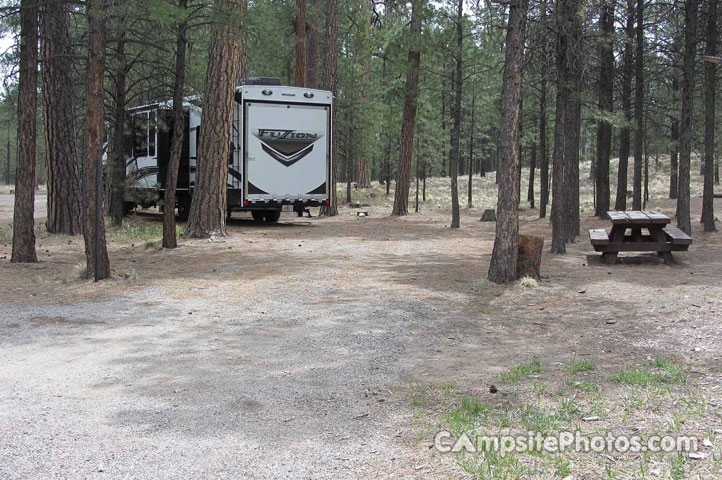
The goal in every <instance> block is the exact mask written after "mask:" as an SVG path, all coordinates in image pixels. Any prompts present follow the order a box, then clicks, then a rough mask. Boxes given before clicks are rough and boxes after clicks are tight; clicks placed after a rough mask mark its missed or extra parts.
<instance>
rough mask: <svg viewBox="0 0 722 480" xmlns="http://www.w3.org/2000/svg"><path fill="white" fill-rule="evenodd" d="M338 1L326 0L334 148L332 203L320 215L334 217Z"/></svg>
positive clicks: (327, 81) (327, 73)
mask: <svg viewBox="0 0 722 480" xmlns="http://www.w3.org/2000/svg"><path fill="white" fill-rule="evenodd" d="M338 1H339V0H326V59H325V62H324V69H325V70H324V75H323V81H324V82H325V85H324V87H325V88H326V90H330V91H331V92H332V93H333V108H332V118H331V131H332V137H333V140H332V148H331V163H332V168H331V204H330V205H325V206H323V207H321V209H320V211H319V215H326V216H329V217H333V216H335V215H338V202H337V200H336V160H337V156H336V152H337V151H338V131H337V130H338V129H337V128H336V117H337V113H336V110H337V108H336V107H337V105H338V104H337V101H336V94H337V93H338ZM387 188H388V187H387Z"/></svg>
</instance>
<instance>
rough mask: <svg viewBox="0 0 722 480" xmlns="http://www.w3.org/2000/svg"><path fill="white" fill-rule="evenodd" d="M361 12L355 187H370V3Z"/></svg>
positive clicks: (355, 137) (371, 140)
mask: <svg viewBox="0 0 722 480" xmlns="http://www.w3.org/2000/svg"><path fill="white" fill-rule="evenodd" d="M362 5H363V14H362V23H361V25H360V27H359V28H360V29H362V32H361V33H360V35H359V36H360V37H361V38H360V46H359V48H358V51H359V54H360V56H361V62H360V63H361V71H362V72H363V74H362V77H361V85H360V86H359V111H358V119H357V121H356V123H357V125H358V133H357V134H356V135H354V137H353V138H354V139H355V140H356V141H357V148H358V150H359V151H360V152H361V155H359V156H358V158H357V159H356V188H369V187H371V163H370V160H372V158H373V157H372V156H371V154H370V152H371V151H372V148H371V144H372V142H373V139H372V138H371V133H370V132H371V128H370V127H371V125H370V123H371V119H370V118H369V115H370V105H369V104H370V101H371V92H370V82H371V20H372V14H373V12H372V10H371V7H372V5H373V4H372V3H371V2H368V1H367V2H362Z"/></svg>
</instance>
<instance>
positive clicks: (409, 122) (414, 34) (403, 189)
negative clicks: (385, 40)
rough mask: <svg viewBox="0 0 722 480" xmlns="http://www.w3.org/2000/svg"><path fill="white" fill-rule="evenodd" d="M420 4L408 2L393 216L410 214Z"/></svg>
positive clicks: (420, 19) (416, 0)
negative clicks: (404, 81)
mask: <svg viewBox="0 0 722 480" xmlns="http://www.w3.org/2000/svg"><path fill="white" fill-rule="evenodd" d="M423 7H424V5H423V0H412V2H411V25H410V33H411V35H410V37H411V38H410V42H409V44H410V47H409V55H408V67H407V70H406V89H405V92H404V113H403V119H402V121H401V141H400V143H399V167H398V171H397V173H396V189H395V192H394V207H393V210H392V212H391V214H392V215H407V214H408V213H409V187H410V185H411V159H412V157H413V153H414V129H415V127H416V103H417V99H418V96H419V63H420V58H421V53H420V46H421V21H422V17H421V13H422V10H423Z"/></svg>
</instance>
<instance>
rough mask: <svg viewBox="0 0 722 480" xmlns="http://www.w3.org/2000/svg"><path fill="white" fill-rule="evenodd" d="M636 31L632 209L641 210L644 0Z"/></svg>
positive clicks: (638, 13)
mask: <svg viewBox="0 0 722 480" xmlns="http://www.w3.org/2000/svg"><path fill="white" fill-rule="evenodd" d="M636 17H637V29H636V32H635V33H636V42H635V50H636V51H635V55H634V65H635V74H634V120H635V133H634V177H633V186H632V208H633V209H634V210H641V209H642V165H643V162H644V158H643V156H642V155H644V0H637V11H636Z"/></svg>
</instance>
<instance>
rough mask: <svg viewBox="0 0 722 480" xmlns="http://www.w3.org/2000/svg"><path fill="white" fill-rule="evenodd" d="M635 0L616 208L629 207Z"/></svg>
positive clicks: (630, 5)
mask: <svg viewBox="0 0 722 480" xmlns="http://www.w3.org/2000/svg"><path fill="white" fill-rule="evenodd" d="M633 12H634V0H627V10H626V15H627V23H626V26H625V29H624V34H625V35H624V53H623V62H622V111H623V112H624V126H623V127H622V130H621V131H620V132H619V168H618V171H617V198H616V200H615V202H614V209H615V210H626V209H627V170H628V167H629V140H630V132H629V124H630V123H631V121H632V73H633V71H634V53H633V50H632V36H633V35H634V13H633Z"/></svg>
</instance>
